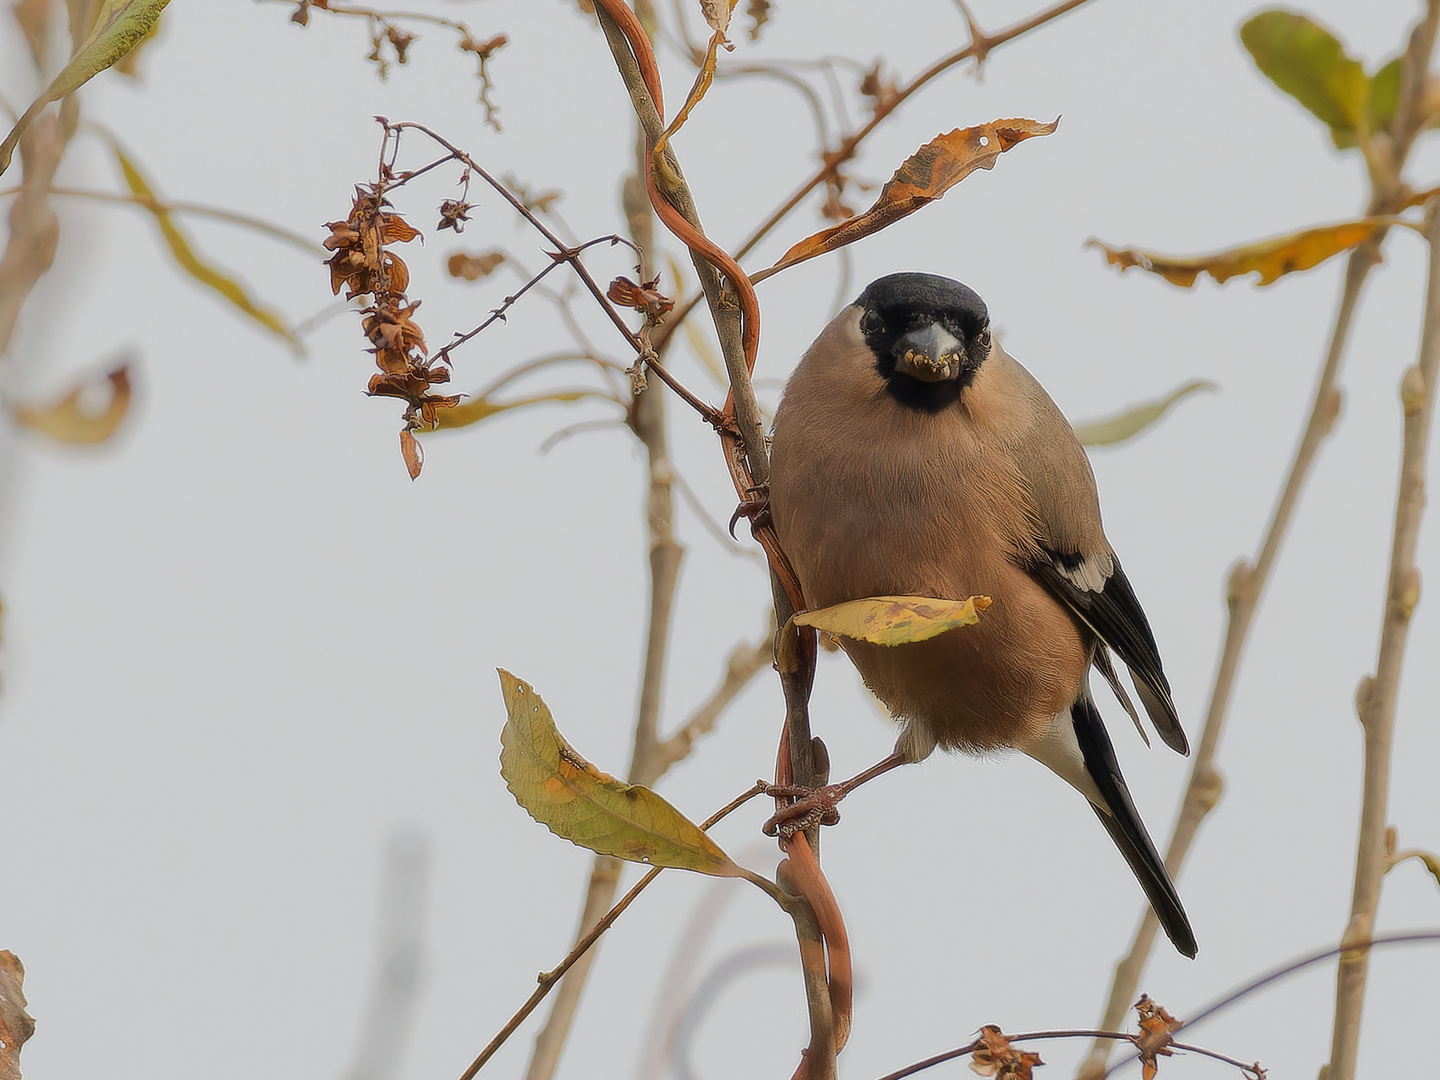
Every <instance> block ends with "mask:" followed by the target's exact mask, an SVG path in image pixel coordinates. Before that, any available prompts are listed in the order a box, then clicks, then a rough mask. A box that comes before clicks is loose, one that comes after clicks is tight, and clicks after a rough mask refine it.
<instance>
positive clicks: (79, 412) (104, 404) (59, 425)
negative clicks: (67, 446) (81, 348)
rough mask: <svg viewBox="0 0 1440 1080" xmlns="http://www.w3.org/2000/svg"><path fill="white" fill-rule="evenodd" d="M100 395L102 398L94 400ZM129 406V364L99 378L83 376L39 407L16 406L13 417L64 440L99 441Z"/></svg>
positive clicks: (114, 425)
mask: <svg viewBox="0 0 1440 1080" xmlns="http://www.w3.org/2000/svg"><path fill="white" fill-rule="evenodd" d="M97 391H98V392H99V394H103V395H104V396H103V398H102V399H101V400H98V401H97V400H95V399H96V397H97V396H98V395H97ZM129 408H130V365H129V364H121V365H120V366H119V367H117V368H115V369H114V370H113V371H111V372H109V373H108V374H107V375H105V376H103V377H102V378H100V379H96V378H93V377H91V378H86V379H83V380H81V381H80V382H79V383H77V384H76V385H75V386H74V387H73V388H72V389H71V390H70V392H69V393H67V394H66V395H65V396H64V397H62V398H60V399H59V400H58V401H55V402H53V403H51V404H49V405H46V406H43V407H41V408H30V407H28V406H25V405H20V406H17V407H16V409H15V419H16V420H17V421H19V422H20V423H21V424H23V425H24V426H25V427H28V428H32V429H34V430H35V431H42V432H44V433H45V434H46V435H49V436H50V437H51V438H52V439H56V440H58V441H59V442H65V443H101V442H104V441H105V440H106V439H108V438H110V436H111V435H113V434H115V430H116V428H118V427H119V426H120V422H121V421H122V420H124V419H125V414H126V412H127V411H129Z"/></svg>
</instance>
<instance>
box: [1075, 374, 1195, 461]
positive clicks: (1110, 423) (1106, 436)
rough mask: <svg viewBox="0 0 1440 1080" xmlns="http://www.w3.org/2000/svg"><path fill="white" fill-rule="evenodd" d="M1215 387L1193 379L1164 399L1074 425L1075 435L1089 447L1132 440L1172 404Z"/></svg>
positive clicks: (1167, 410) (1162, 414) (1168, 409)
mask: <svg viewBox="0 0 1440 1080" xmlns="http://www.w3.org/2000/svg"><path fill="white" fill-rule="evenodd" d="M1214 389H1215V384H1214V383H1212V382H1206V381H1205V380H1204V379H1194V380H1192V381H1190V382H1187V383H1186V384H1185V385H1184V386H1182V387H1180V388H1179V389H1178V390H1176V391H1175V392H1174V393H1171V394H1167V395H1165V396H1164V397H1163V398H1157V399H1156V400H1155V401H1147V402H1145V403H1144V404H1142V405H1134V406H1132V407H1131V408H1128V409H1126V410H1125V411H1124V412H1121V413H1116V414H1115V415H1114V416H1111V417H1107V418H1106V419H1104V420H1096V421H1094V422H1092V423H1089V424H1077V425H1075V437H1076V438H1078V439H1079V440H1080V441H1081V442H1082V443H1084V444H1085V445H1086V446H1114V445H1115V444H1116V443H1120V442H1124V441H1125V440H1126V439H1133V438H1134V437H1135V436H1136V435H1139V434H1140V433H1141V432H1142V431H1144V430H1145V429H1146V428H1148V427H1149V426H1150V425H1151V424H1153V423H1155V422H1156V421H1157V420H1159V419H1160V418H1161V417H1162V416H1164V415H1165V414H1166V413H1167V412H1169V411H1170V406H1172V405H1174V404H1175V403H1176V402H1177V401H1179V400H1180V399H1181V398H1184V397H1189V396H1190V395H1191V394H1193V393H1195V392H1196V391H1197V390H1214Z"/></svg>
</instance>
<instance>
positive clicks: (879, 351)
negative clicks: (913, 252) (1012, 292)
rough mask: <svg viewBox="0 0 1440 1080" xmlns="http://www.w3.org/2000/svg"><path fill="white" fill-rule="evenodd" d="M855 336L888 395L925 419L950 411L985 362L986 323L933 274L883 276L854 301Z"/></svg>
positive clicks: (981, 309) (977, 306) (970, 298)
mask: <svg viewBox="0 0 1440 1080" xmlns="http://www.w3.org/2000/svg"><path fill="white" fill-rule="evenodd" d="M856 303H857V304H858V305H860V306H861V307H862V308H863V309H864V312H863V314H862V315H861V316H860V332H861V333H862V334H863V335H864V337H865V344H866V345H868V346H869V347H870V351H871V352H873V353H874V354H875V368H876V370H877V371H879V372H880V374H881V375H883V376H884V377H885V381H886V387H887V389H888V390H889V392H890V394H891V395H892V396H894V397H895V398H897V399H898V400H899V401H901V402H902V403H903V404H906V405H909V406H911V407H913V408H919V409H924V410H925V411H927V412H934V411H938V410H940V409H942V408H945V407H946V406H948V405H951V404H953V403H954V402H955V401H956V400H958V399H959V397H960V392H961V391H962V390H963V389H964V388H965V387H966V386H968V385H970V382H971V381H972V380H973V379H974V378H975V373H976V371H978V370H979V368H980V365H981V364H982V363H984V361H985V358H986V357H987V356H989V355H990V319H989V313H988V312H987V311H986V309H985V302H984V301H983V300H981V299H980V297H979V296H977V295H976V294H975V293H974V291H972V290H971V289H969V288H967V287H966V286H964V285H962V284H960V283H959V282H958V281H951V280H950V279H949V278H943V277H938V276H936V275H933V274H891V275H890V276H889V277H883V278H880V279H879V280H878V281H876V282H874V283H873V284H872V285H870V287H869V288H867V289H866V290H865V291H864V292H863V293H861V294H860V298H859V299H858V300H857V301H856Z"/></svg>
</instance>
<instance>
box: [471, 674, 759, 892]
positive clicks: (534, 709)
mask: <svg viewBox="0 0 1440 1080" xmlns="http://www.w3.org/2000/svg"><path fill="white" fill-rule="evenodd" d="M500 688H501V690H502V692H503V693H504V695H505V707H506V710H507V711H508V712H509V714H510V719H509V720H508V721H507V722H506V724H505V730H504V732H503V733H502V734H501V737H500V741H501V745H502V749H501V751H500V775H501V776H503V777H504V778H505V783H506V784H507V785H508V786H509V788H510V792H511V794H513V795H514V796H515V801H516V802H518V803H519V804H520V805H521V806H522V807H523V808H524V809H525V811H526V812H527V813H528V814H529V815H530V816H531V817H533V818H534V819H535V820H536V821H538V822H540V824H542V825H544V826H545V827H546V828H548V829H549V830H550V831H551V832H553V833H554V834H555V835H556V836H560V837H564V838H565V839H566V840H569V841H570V842H571V843H573V844H578V845H579V846H580V847H583V848H588V849H589V850H591V851H594V852H596V853H597V854H601V855H615V856H618V857H619V858H622V859H629V860H630V861H632V862H643V863H647V864H649V865H651V866H669V867H674V868H677V869H681V870H695V871H698V872H699V873H702V874H710V875H713V876H716V877H734V876H736V875H738V874H739V873H740V872H741V871H740V868H739V867H737V866H736V865H735V864H734V863H733V862H731V861H730V857H729V856H728V855H726V854H725V853H724V852H723V851H721V850H720V848H719V847H718V846H717V845H716V844H715V841H713V840H711V839H710V838H709V837H708V836H706V835H705V833H704V832H702V831H701V829H700V827H699V826H698V825H695V824H694V823H692V822H691V821H690V820H689V819H687V818H686V817H685V816H684V815H683V814H681V813H680V811H678V810H676V809H675V808H674V807H673V806H671V805H670V804H669V803H668V802H666V801H665V800H664V799H662V798H660V796H659V795H656V794H655V793H654V792H653V791H650V790H649V789H648V788H644V787H641V786H640V785H638V784H626V783H623V782H621V781H619V780H616V779H615V778H614V777H613V776H607V775H606V774H605V773H603V772H601V771H600V770H599V769H597V768H596V767H595V766H594V765H591V764H590V763H589V762H588V761H586V760H585V759H584V758H582V757H581V756H580V755H579V754H577V753H576V752H575V751H574V749H572V748H571V746H570V744H569V743H567V742H566V741H565V740H564V739H563V738H562V737H561V736H560V733H559V732H558V731H557V730H556V729H555V721H554V719H553V718H552V717H551V715H550V710H549V709H548V708H547V707H546V705H545V702H543V701H541V700H540V696H539V695H538V694H536V693H535V691H534V690H533V689H532V688H531V687H530V685H529V684H528V683H524V682H522V681H521V680H519V679H517V678H516V677H515V676H514V675H511V674H510V673H509V672H508V671H505V670H503V669H502V670H501V671H500Z"/></svg>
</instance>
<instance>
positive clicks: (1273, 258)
mask: <svg viewBox="0 0 1440 1080" xmlns="http://www.w3.org/2000/svg"><path fill="white" fill-rule="evenodd" d="M1391 224H1395V222H1394V221H1393V220H1391V219H1389V218H1386V219H1383V220H1375V219H1361V220H1360V221H1345V222H1341V223H1340V224H1338V225H1322V226H1320V227H1318V228H1314V229H1306V230H1305V231H1304V232H1298V233H1291V234H1290V235H1288V236H1276V237H1272V238H1271V239H1269V240H1261V241H1259V242H1257V243H1254V244H1246V245H1245V246H1244V247H1238V248H1231V249H1230V250H1228V251H1218V252H1216V253H1215V254H1213V255H1195V256H1191V257H1179V256H1172V255H1158V254H1156V253H1154V252H1150V251H1140V250H1138V249H1136V248H1114V247H1111V246H1110V245H1109V244H1107V243H1105V242H1104V241H1102V240H1096V239H1094V238H1093V237H1092V238H1091V239H1090V241H1089V243H1088V244H1087V245H1086V246H1087V247H1098V248H1099V249H1100V250H1101V251H1103V252H1105V261H1106V262H1108V263H1109V264H1110V265H1111V266H1118V267H1120V269H1121V270H1122V271H1124V270H1128V269H1129V268H1130V267H1132V266H1138V267H1139V268H1140V269H1142V270H1148V271H1150V273H1152V274H1159V275H1160V276H1161V277H1163V278H1164V279H1165V280H1166V281H1168V282H1170V284H1172V285H1179V286H1180V287H1181V288H1185V289H1188V288H1190V287H1191V286H1193V285H1194V284H1195V279H1196V278H1198V277H1199V276H1200V275H1201V274H1202V273H1207V274H1209V275H1210V276H1211V277H1213V278H1214V279H1215V280H1216V281H1218V282H1225V281H1229V280H1230V279H1231V278H1232V277H1238V276H1239V275H1240V274H1248V273H1251V272H1254V273H1256V274H1259V275H1260V280H1259V281H1258V282H1256V284H1257V285H1271V284H1273V283H1274V282H1276V281H1278V280H1279V279H1280V278H1281V277H1283V276H1284V275H1286V274H1292V273H1294V272H1296V271H1297V270H1309V269H1311V268H1313V267H1316V266H1319V265H1320V264H1321V263H1322V262H1324V261H1325V260H1326V259H1328V258H1330V257H1331V256H1333V255H1338V254H1340V252H1342V251H1348V250H1349V249H1350V248H1353V247H1356V246H1357V245H1359V244H1362V243H1364V242H1365V240H1367V239H1368V238H1369V237H1370V234H1371V233H1373V232H1374V231H1375V230H1376V229H1378V228H1381V227H1382V226H1384V225H1391Z"/></svg>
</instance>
